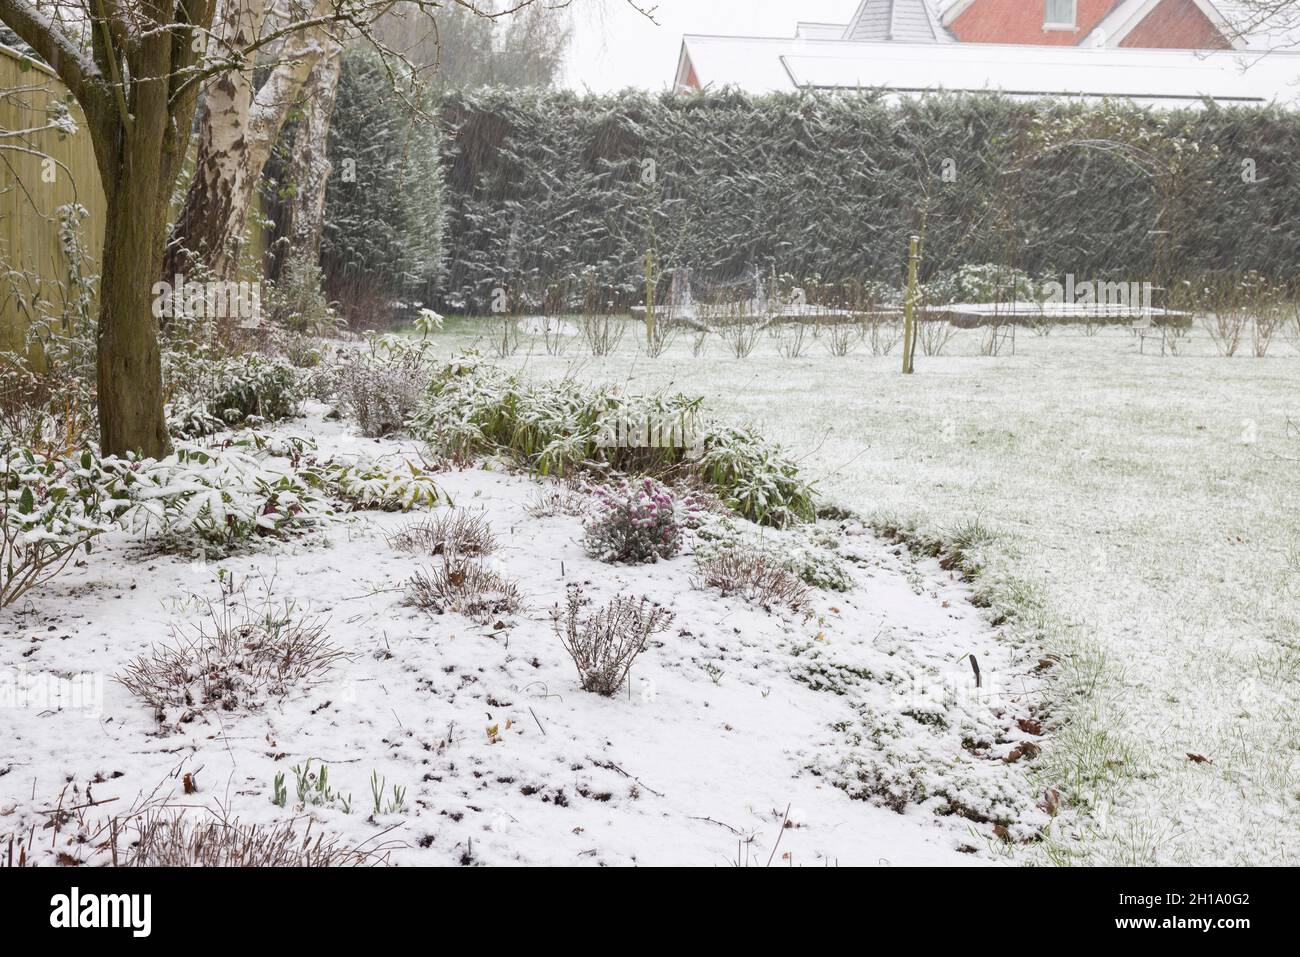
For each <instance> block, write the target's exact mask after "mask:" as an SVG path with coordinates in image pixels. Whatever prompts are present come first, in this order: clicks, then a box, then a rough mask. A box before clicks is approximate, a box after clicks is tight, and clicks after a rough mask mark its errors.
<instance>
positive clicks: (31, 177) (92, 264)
mask: <svg viewBox="0 0 1300 957" xmlns="http://www.w3.org/2000/svg"><path fill="white" fill-rule="evenodd" d="M60 100H62V101H64V102H66V103H67V109H68V113H69V114H70V116H71V118H72V120H73V122H74V123H75V124H76V129H75V131H74V132H63V131H58V130H42V131H41V132H37V133H27V132H25V131H30V130H41V128H42V127H45V126H47V125H48V124H49V122H50V119H51V116H52V114H51V112H50V110H51V108H52V107H53V106H55V105H56V104H57V103H58V102H59V101H60ZM69 203H76V204H79V205H80V206H82V207H84V208H85V210H86V212H87V214H88V215H87V217H86V218H85V219H84V220H83V221H82V224H81V242H82V244H83V248H84V249H85V251H86V253H87V256H88V258H89V262H88V264H87V266H86V271H87V272H89V273H91V274H93V273H96V272H98V263H99V261H100V253H101V251H102V249H103V236H104V216H105V202H104V191H103V189H102V188H101V186H100V181H99V170H98V168H97V167H96V165H95V152H94V149H93V148H92V146H91V142H90V133H89V131H88V130H87V129H86V128H85V118H84V117H83V115H82V113H81V109H80V107H78V106H77V104H76V103H75V102H73V101H72V99H71V97H70V96H69V95H68V91H67V88H66V87H64V86H63V84H62V83H60V82H59V80H58V78H57V77H55V76H54V75H53V73H51V71H50V70H49V69H47V68H46V67H44V66H42V65H39V64H36V63H33V62H32V61H30V60H27V59H25V58H24V57H23V56H22V55H21V54H19V53H17V52H15V51H13V50H10V49H9V48H7V47H3V46H0V349H5V350H16V349H20V348H21V347H22V343H23V338H24V333H25V331H26V329H27V325H28V322H29V320H30V316H29V314H28V310H27V308H26V304H27V303H30V302H31V301H32V299H33V297H34V296H36V295H38V294H39V295H40V296H43V297H46V298H49V299H53V300H54V301H56V302H58V301H60V295H61V293H60V290H59V284H61V283H65V282H66V279H67V273H68V263H67V260H66V257H65V256H64V252H63V247H62V242H61V237H60V229H59V214H58V211H59V208H60V207H61V206H63V205H65V204H69Z"/></svg>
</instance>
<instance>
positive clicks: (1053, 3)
mask: <svg viewBox="0 0 1300 957" xmlns="http://www.w3.org/2000/svg"><path fill="white" fill-rule="evenodd" d="M1078 7H1079V0H1047V12H1046V15H1045V16H1044V18H1043V29H1044V30H1073V29H1074V28H1075V27H1076V26H1077V22H1076V17H1077V15H1078V12H1079V11H1078Z"/></svg>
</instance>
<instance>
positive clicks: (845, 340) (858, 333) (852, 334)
mask: <svg viewBox="0 0 1300 957" xmlns="http://www.w3.org/2000/svg"><path fill="white" fill-rule="evenodd" d="M863 335H864V328H863V327H862V326H860V325H859V324H858V323H856V322H831V323H829V324H828V325H827V326H826V335H825V336H824V338H823V341H824V343H825V345H826V351H827V352H829V353H830V354H831V355H832V356H834V357H835V358H837V359H842V358H843V357H844V356H847V355H848V354H849V353H850V352H852V351H853V348H854V346H856V345H857V344H858V343H859V342H861V341H862V338H863Z"/></svg>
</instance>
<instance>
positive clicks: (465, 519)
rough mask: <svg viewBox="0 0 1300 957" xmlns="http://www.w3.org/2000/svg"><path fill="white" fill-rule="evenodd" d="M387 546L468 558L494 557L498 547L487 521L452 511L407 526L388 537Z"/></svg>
mask: <svg viewBox="0 0 1300 957" xmlns="http://www.w3.org/2000/svg"><path fill="white" fill-rule="evenodd" d="M388 545H389V547H390V548H395V549H397V550H398V551H402V552H414V553H416V554H419V555H431V556H437V555H442V554H446V553H450V554H454V555H461V556H465V557H479V556H483V555H491V554H492V553H493V552H494V551H496V547H497V543H496V537H495V536H494V535H493V534H492V526H491V525H489V524H488V522H487V519H486V518H484V517H483V516H482V515H480V514H478V513H477V512H469V511H466V510H465V509H452V510H451V511H449V512H447V513H446V514H444V515H437V516H434V517H432V518H426V519H422V520H420V521H418V522H412V523H411V524H409V525H404V526H403V527H402V528H399V529H398V530H397V531H395V532H393V534H391V535H389V536H388Z"/></svg>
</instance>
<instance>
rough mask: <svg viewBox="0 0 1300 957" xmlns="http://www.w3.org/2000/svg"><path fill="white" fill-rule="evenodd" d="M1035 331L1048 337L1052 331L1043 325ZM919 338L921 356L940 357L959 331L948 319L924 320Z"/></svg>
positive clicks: (919, 326) (918, 333)
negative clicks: (1048, 333)
mask: <svg viewBox="0 0 1300 957" xmlns="http://www.w3.org/2000/svg"><path fill="white" fill-rule="evenodd" d="M1034 328H1035V331H1036V332H1039V334H1040V335H1046V334H1047V332H1050V331H1051V328H1052V327H1051V325H1050V324H1043V325H1042V326H1041V329H1043V330H1046V331H1040V327H1039V326H1035V327H1034ZM916 329H917V337H918V338H919V339H920V342H921V355H923V356H938V355H943V350H944V349H945V348H947V346H948V343H949V342H951V341H952V337H953V336H955V335H956V334H957V330H956V329H955V328H954V327H953V325H952V323H950V322H948V320H946V319H922V320H920V321H919V322H918V323H917V324H916Z"/></svg>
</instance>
